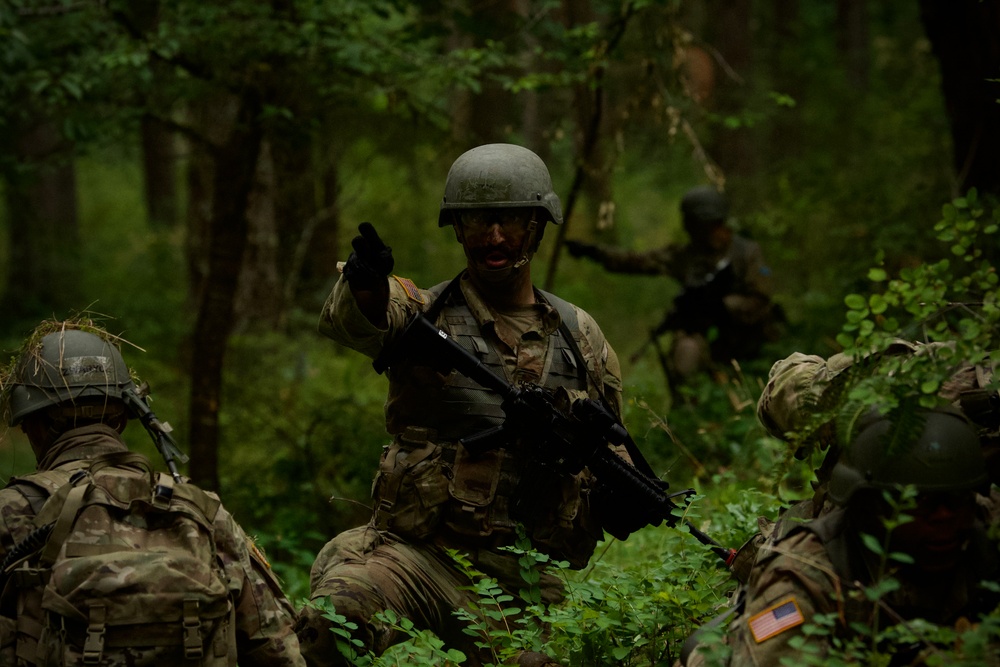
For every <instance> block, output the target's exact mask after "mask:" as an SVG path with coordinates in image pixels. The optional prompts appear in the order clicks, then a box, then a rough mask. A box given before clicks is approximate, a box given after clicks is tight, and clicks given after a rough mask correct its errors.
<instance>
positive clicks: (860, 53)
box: [836, 0, 871, 95]
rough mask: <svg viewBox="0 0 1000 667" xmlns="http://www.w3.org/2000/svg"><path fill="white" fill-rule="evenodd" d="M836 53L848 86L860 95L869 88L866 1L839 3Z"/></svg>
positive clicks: (842, 1) (849, 0) (869, 39)
mask: <svg viewBox="0 0 1000 667" xmlns="http://www.w3.org/2000/svg"><path fill="white" fill-rule="evenodd" d="M836 30H837V32H836V35H837V38H836V42H837V50H838V51H839V52H840V56H841V58H842V59H843V61H844V64H845V67H846V70H847V83H848V84H850V88H851V90H852V91H854V92H855V93H857V94H858V95H861V94H863V93H864V91H866V90H867V89H868V74H869V66H870V63H871V36H870V34H869V30H868V2H867V0H837V28H836Z"/></svg>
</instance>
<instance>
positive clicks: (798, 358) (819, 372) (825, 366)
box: [757, 352, 851, 438]
mask: <svg viewBox="0 0 1000 667" xmlns="http://www.w3.org/2000/svg"><path fill="white" fill-rule="evenodd" d="M850 364H851V358H850V357H849V356H847V355H844V354H835V355H834V356H832V357H830V359H829V360H827V359H824V358H823V357H818V356H816V355H807V354H802V353H800V352H795V353H793V354H792V355H791V356H789V357H786V358H785V359H782V360H781V361H778V362H776V363H775V364H774V365H773V366H772V367H771V372H770V373H769V374H768V380H767V385H766V386H765V387H764V391H763V392H762V393H761V395H760V399H759V400H758V401H757V418H758V419H759V420H760V423H761V424H762V425H763V426H764V428H765V429H767V431H768V433H770V434H771V435H773V436H774V437H776V438H785V437H786V435H785V434H787V433H788V432H790V431H797V430H798V429H800V428H801V427H802V426H804V425H805V424H806V423H807V421H808V416H809V410H810V409H811V408H812V407H813V406H815V405H816V404H817V403H818V402H819V399H820V397H821V396H822V395H823V391H824V390H825V389H826V388H827V387H828V386H829V385H830V382H831V380H832V379H833V378H834V377H836V376H837V375H838V374H839V373H840V372H842V371H843V370H844V369H845V368H847V367H848V366H850Z"/></svg>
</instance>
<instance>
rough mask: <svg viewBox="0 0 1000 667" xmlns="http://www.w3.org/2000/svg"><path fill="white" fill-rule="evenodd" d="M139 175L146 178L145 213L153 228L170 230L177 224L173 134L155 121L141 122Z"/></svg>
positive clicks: (147, 119) (175, 156) (146, 120)
mask: <svg viewBox="0 0 1000 667" xmlns="http://www.w3.org/2000/svg"><path fill="white" fill-rule="evenodd" d="M139 131H140V134H141V139H142V173H143V177H144V179H145V189H146V212H147V215H148V216H149V224H150V226H151V227H152V228H153V229H165V228H170V227H173V226H174V224H175V223H176V222H177V151H176V149H175V147H174V144H175V142H174V134H173V132H171V131H170V130H168V129H167V128H166V127H165V126H164V125H163V123H161V122H160V121H158V120H156V119H155V118H150V117H146V118H143V119H142V124H141V126H140V129H139Z"/></svg>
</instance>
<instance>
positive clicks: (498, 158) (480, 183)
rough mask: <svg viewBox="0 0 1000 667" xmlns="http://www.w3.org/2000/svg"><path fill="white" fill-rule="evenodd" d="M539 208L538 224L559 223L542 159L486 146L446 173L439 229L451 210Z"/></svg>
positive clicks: (555, 197) (559, 208) (526, 152)
mask: <svg viewBox="0 0 1000 667" xmlns="http://www.w3.org/2000/svg"><path fill="white" fill-rule="evenodd" d="M521 207H532V208H540V209H542V210H544V211H545V212H546V213H547V217H546V219H545V220H542V221H541V222H549V221H551V222H554V223H555V224H557V225H558V224H562V206H561V204H560V203H559V197H558V195H556V193H555V192H554V191H553V189H552V178H551V177H550V176H549V170H548V168H546V166H545V163H544V162H542V159H541V158H540V157H538V156H537V155H535V154H534V153H533V152H532V151H530V150H528V149H527V148H524V147H523V146H516V145H514V144H486V145H483V146H478V147H476V148H473V149H471V150H468V151H466V152H465V153H463V154H462V155H460V156H459V157H458V159H457V160H455V162H454V164H452V165H451V169H450V170H449V171H448V179H447V180H446V181H445V185H444V197H443V198H442V199H441V212H440V215H439V216H438V226H439V227H446V226H448V225H450V224H451V215H450V213H449V212H450V211H460V210H464V209H472V208H521Z"/></svg>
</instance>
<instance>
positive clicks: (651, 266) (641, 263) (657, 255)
mask: <svg viewBox="0 0 1000 667" xmlns="http://www.w3.org/2000/svg"><path fill="white" fill-rule="evenodd" d="M595 254H596V257H595V258H596V259H597V261H598V262H600V264H601V266H603V267H604V268H605V269H607V270H608V271H612V272H614V273H641V274H646V275H657V276H659V275H674V269H673V261H674V256H675V255H676V248H675V247H674V246H672V245H668V246H664V247H662V248H656V249H655V250H646V251H639V250H624V249H622V248H614V247H612V246H606V245H599V246H597V250H596V251H595Z"/></svg>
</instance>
